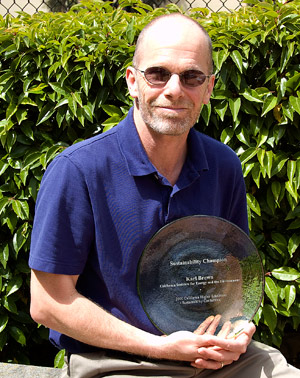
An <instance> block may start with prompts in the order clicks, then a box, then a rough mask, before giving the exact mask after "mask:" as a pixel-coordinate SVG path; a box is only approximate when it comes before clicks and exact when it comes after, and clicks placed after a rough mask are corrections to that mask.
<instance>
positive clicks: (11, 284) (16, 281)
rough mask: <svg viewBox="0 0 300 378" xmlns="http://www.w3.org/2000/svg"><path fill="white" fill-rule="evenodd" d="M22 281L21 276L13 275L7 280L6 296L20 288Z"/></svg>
mask: <svg viewBox="0 0 300 378" xmlns="http://www.w3.org/2000/svg"><path fill="white" fill-rule="evenodd" d="M22 283H23V280H22V277H21V276H15V277H13V278H11V279H10V280H9V281H8V284H7V287H6V295H7V297H8V296H9V295H11V294H13V293H15V292H16V291H18V290H19V289H20V287H21V286H22Z"/></svg>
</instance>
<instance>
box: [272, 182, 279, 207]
mask: <svg viewBox="0 0 300 378" xmlns="http://www.w3.org/2000/svg"><path fill="white" fill-rule="evenodd" d="M271 190H272V193H273V196H274V199H275V201H276V203H277V204H279V198H280V194H281V183H280V182H278V181H273V182H272V184H271Z"/></svg>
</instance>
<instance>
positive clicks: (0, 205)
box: [0, 197, 10, 214]
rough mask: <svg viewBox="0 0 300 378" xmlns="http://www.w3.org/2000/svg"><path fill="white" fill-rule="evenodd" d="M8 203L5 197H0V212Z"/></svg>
mask: <svg viewBox="0 0 300 378" xmlns="http://www.w3.org/2000/svg"><path fill="white" fill-rule="evenodd" d="M9 203H10V201H9V199H8V198H7V197H3V198H1V199H0V214H1V213H2V212H3V211H4V209H5V208H6V206H7V205H8V204H9Z"/></svg>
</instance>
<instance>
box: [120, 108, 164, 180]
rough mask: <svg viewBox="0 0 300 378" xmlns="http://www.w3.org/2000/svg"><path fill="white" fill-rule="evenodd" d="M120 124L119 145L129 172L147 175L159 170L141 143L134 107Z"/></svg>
mask: <svg viewBox="0 0 300 378" xmlns="http://www.w3.org/2000/svg"><path fill="white" fill-rule="evenodd" d="M119 126H120V128H119V130H118V141H119V146H120V150H121V153H122V154H123V157H124V160H125V162H126V165H127V169H128V172H129V174H130V175H132V176H145V175H149V174H151V173H155V172H157V170H156V168H155V167H154V165H153V164H152V163H151V161H150V160H149V158H148V156H147V154H146V151H145V149H144V147H143V145H142V143H141V140H140V137H139V134H138V132H137V129H136V127H135V124H134V121H133V108H131V109H130V110H129V112H128V115H127V117H126V118H125V119H124V120H123V121H122V122H121V123H120V125H119Z"/></svg>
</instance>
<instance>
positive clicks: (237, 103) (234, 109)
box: [229, 97, 241, 122]
mask: <svg viewBox="0 0 300 378" xmlns="http://www.w3.org/2000/svg"><path fill="white" fill-rule="evenodd" d="M229 108H230V111H231V114H232V118H233V122H236V120H237V116H238V114H239V111H240V108H241V99H240V97H238V98H235V99H232V98H230V99H229Z"/></svg>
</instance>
